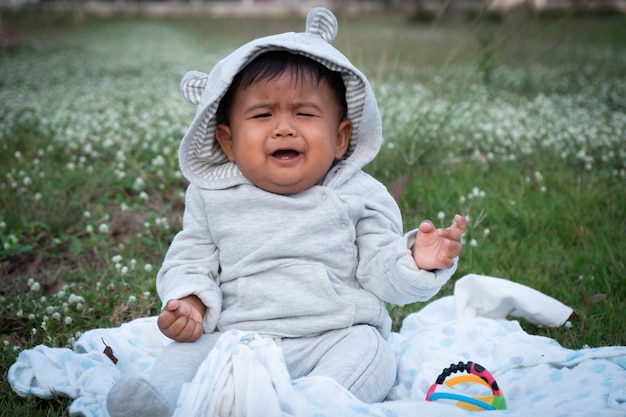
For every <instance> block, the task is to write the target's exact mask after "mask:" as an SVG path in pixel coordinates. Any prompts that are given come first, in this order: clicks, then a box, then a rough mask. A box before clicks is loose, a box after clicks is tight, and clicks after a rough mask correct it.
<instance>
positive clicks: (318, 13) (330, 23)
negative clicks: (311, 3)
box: [306, 7, 339, 43]
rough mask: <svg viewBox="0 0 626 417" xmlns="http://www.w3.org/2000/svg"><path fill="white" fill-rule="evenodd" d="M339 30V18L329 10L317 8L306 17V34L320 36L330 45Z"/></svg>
mask: <svg viewBox="0 0 626 417" xmlns="http://www.w3.org/2000/svg"><path fill="white" fill-rule="evenodd" d="M338 30H339V25H338V24H337V18H336V17H335V15H334V14H333V13H332V12H331V11H330V10H328V9H325V8H323V7H315V8H313V9H311V11H310V12H309V14H308V15H307V17H306V32H308V33H311V34H313V35H318V36H320V37H321V38H322V39H324V40H325V41H326V42H328V43H331V42H332V41H333V40H334V39H335V36H337V31H338Z"/></svg>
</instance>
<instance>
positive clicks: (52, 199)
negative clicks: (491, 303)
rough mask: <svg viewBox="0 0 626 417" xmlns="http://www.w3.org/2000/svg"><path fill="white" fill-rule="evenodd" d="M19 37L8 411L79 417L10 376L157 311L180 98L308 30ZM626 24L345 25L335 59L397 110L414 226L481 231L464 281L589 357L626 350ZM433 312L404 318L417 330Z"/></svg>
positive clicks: (5, 283)
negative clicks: (203, 80)
mask: <svg viewBox="0 0 626 417" xmlns="http://www.w3.org/2000/svg"><path fill="white" fill-rule="evenodd" d="M3 22H4V26H5V29H8V30H7V32H10V34H11V37H10V39H9V42H6V43H5V44H6V45H5V46H4V47H3V48H2V49H0V243H1V246H0V336H1V337H2V339H1V340H2V342H3V343H2V344H0V362H1V364H0V371H1V374H2V380H1V381H0V409H2V410H3V412H6V413H8V414H7V415H15V416H21V417H22V416H58V415H67V411H65V408H66V406H67V404H68V401H67V400H64V399H56V400H51V401H45V400H39V399H36V398H27V399H21V398H19V397H18V396H17V395H15V394H14V393H13V392H12V391H11V389H10V387H9V385H8V383H7V381H6V373H7V370H8V368H9V366H10V365H11V364H12V363H13V362H14V361H15V358H16V357H17V355H18V353H19V351H20V350H22V349H26V348H30V347H32V346H34V345H37V344H45V345H48V346H56V347H62V346H71V345H72V342H73V341H74V340H76V338H78V337H79V336H80V334H81V332H84V331H86V330H89V329H92V328H97V327H109V326H117V325H119V324H121V323H123V322H126V321H129V320H131V319H133V318H136V317H140V316H146V315H154V314H156V313H157V311H158V309H159V306H160V303H159V301H158V299H157V297H156V294H155V284H154V279H155V274H156V271H157V270H158V268H159V265H160V262H161V260H162V258H163V255H164V253H165V251H166V250H167V247H168V245H169V242H170V240H171V239H172V237H173V235H174V234H175V233H176V232H177V230H178V229H179V227H180V223H181V216H182V209H183V204H182V202H183V193H184V190H185V187H186V182H185V180H184V179H183V178H182V177H181V175H180V174H179V171H178V166H177V160H176V152H177V147H178V144H179V142H180V139H181V138H182V135H183V133H184V131H185V129H186V127H187V125H188V123H189V122H190V121H191V119H192V116H193V114H194V111H195V108H194V107H193V106H191V105H189V104H188V103H186V102H185V101H184V99H183V98H182V96H181V95H180V93H179V90H178V86H179V81H180V78H181V77H182V75H183V74H184V73H185V72H186V71H187V70H190V69H198V70H203V71H207V72H208V71H209V70H210V68H211V67H212V65H213V64H215V63H216V62H217V60H218V59H220V58H222V57H223V56H224V55H225V54H227V53H228V52H230V51H231V50H232V49H234V48H236V47H237V46H239V45H240V44H241V43H243V42H245V41H247V40H249V39H251V38H253V37H257V36H260V35H267V34H273V33H276V32H280V31H287V30H295V31H301V30H303V28H304V21H303V19H301V18H297V19H296V18H293V19H282V20H278V19H276V20H267V19H264V20H261V19H256V20H253V19H248V20H231V19H221V20H213V19H209V18H197V19H158V20H148V19H139V18H128V17H127V18H122V17H119V18H114V19H96V18H88V19H87V21H86V22H85V23H84V24H83V25H80V26H75V25H72V23H71V18H70V17H67V16H60V15H54V16H49V15H48V16H41V15H19V16H18V15H15V16H14V15H11V16H8V15H6V14H3ZM625 23H626V17H605V18H582V17H577V18H573V17H562V18H558V19H550V20H541V19H532V18H528V17H525V16H522V15H515V16H509V17H507V18H505V19H504V20H503V21H499V22H495V21H490V20H472V21H470V20H464V19H462V18H460V17H459V18H456V19H445V20H442V21H439V22H431V23H421V24H410V23H409V21H408V20H407V19H406V18H405V17H401V16H394V15H382V16H377V17H362V18H346V17H340V26H339V35H338V38H337V39H336V41H335V45H336V46H337V47H338V48H340V49H341V50H342V51H344V53H345V54H346V55H347V56H348V57H349V58H350V59H351V60H352V61H353V62H354V63H355V64H357V65H358V66H360V67H361V68H362V70H363V71H364V72H365V73H366V74H367V75H368V77H369V78H370V80H371V81H372V84H373V86H374V89H375V91H376V93H377V98H378V102H379V105H380V107H381V112H382V115H383V122H384V128H385V142H384V146H383V149H382V151H381V154H380V156H379V158H378V159H377V160H376V161H374V162H373V163H371V164H370V165H369V166H368V167H367V171H368V172H370V173H372V174H373V175H374V176H376V177H377V178H378V179H380V180H381V181H382V182H383V183H385V184H387V185H388V186H389V188H390V189H391V188H392V187H393V186H394V185H396V187H395V190H396V191H394V192H395V193H396V194H397V195H398V196H399V204H400V207H401V209H402V210H403V213H404V219H405V226H406V228H407V229H409V228H413V227H416V226H417V225H418V224H419V222H420V221H421V220H422V219H424V218H429V219H431V220H433V221H434V222H435V223H436V224H438V225H448V224H449V223H450V222H451V219H452V216H453V215H454V213H456V212H459V213H462V214H464V215H467V216H468V217H469V219H470V228H469V230H468V232H467V236H466V239H465V252H464V254H463V255H462V257H461V260H460V266H459V270H458V272H457V273H456V275H455V278H459V277H461V276H463V275H465V274H467V273H478V274H485V275H492V276H496V277H501V278H507V279H510V280H513V281H516V282H519V283H522V284H525V285H528V286H530V287H533V288H535V289H538V290H540V291H542V292H544V293H546V294H548V295H551V296H553V297H555V298H557V299H559V300H561V301H562V302H564V303H566V304H568V305H570V306H572V307H573V308H574V309H575V311H576V312H577V318H576V320H572V321H571V322H570V323H569V324H568V325H567V326H565V327H563V328H559V329H546V328H536V327H534V326H531V325H529V324H527V323H522V324H523V326H524V327H525V328H526V329H527V331H529V332H531V333H536V334H540V335H544V336H548V337H551V338H554V339H556V340H557V341H558V342H559V343H561V344H562V345H564V346H566V347H570V348H574V349H579V348H583V347H585V346H592V347H593V346H602V345H626V325H625V324H624V320H623V316H624V312H625V311H626V282H625V278H626V267H625V259H626V244H625V241H626V239H625V238H624V236H625V235H626V75H625V74H626V44H624V42H623V39H626V24H625ZM35 28H37V29H35ZM400 179H401V180H400ZM403 181H406V182H404V183H403ZM401 183H403V186H398V185H399V184H401ZM453 281H454V280H453ZM453 281H452V282H450V283H449V284H448V285H447V286H446V287H445V288H444V290H443V291H442V292H441V293H440V294H439V296H443V295H449V294H451V293H452V290H453V285H454V282H453ZM422 306H423V305H422V304H415V305H408V306H404V307H397V306H389V308H390V311H391V312H392V314H393V316H394V319H395V322H396V325H398V324H399V323H400V322H401V320H402V318H403V317H405V316H406V315H407V314H409V313H410V312H413V311H417V310H419V309H420V308H421V307H422ZM103 349H104V346H103Z"/></svg>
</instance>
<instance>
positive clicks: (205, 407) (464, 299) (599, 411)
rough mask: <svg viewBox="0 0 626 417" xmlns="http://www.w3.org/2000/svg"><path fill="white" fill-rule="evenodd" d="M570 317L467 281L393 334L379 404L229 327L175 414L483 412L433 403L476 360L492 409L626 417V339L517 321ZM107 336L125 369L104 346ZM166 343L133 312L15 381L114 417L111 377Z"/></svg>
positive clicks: (475, 278) (559, 307)
mask: <svg viewBox="0 0 626 417" xmlns="http://www.w3.org/2000/svg"><path fill="white" fill-rule="evenodd" d="M571 313H572V310H571V309H570V308H569V307H567V306H565V305H564V304H562V303H560V302H559V301H557V300H554V299H553V298H551V297H549V296H547V295H545V294H542V293H540V292H538V291H535V290H533V289H531V288H528V287H526V286H523V285H520V284H517V283H514V282H511V281H508V280H504V279H500V278H493V277H486V276H480V275H468V276H465V277H463V278H461V279H460V280H458V281H457V283H456V285H455V291H454V295H452V296H448V297H444V298H440V299H437V300H435V301H433V302H431V303H430V304H428V305H427V306H425V307H424V308H423V309H422V310H420V311H419V312H417V313H414V314H412V315H410V316H408V317H407V318H406V319H405V320H404V322H403V325H402V328H401V329H400V331H399V332H394V333H392V334H391V336H390V338H389V343H391V345H392V346H393V348H394V350H395V352H396V355H397V359H398V361H397V362H398V370H397V381H396V385H395V386H394V387H393V389H392V390H391V392H390V393H389V395H388V396H387V398H386V399H385V401H383V402H380V403H375V404H365V403H363V402H360V401H359V400H358V399H356V398H355V397H354V396H352V395H351V394H350V393H349V392H347V391H346V390H345V389H344V388H342V387H341V386H339V385H338V384H337V383H335V382H334V381H332V380H330V379H327V378H321V377H304V378H300V379H296V380H291V379H290V377H289V373H288V371H287V369H286V367H285V365H284V363H283V360H282V354H281V350H280V348H279V347H278V346H277V345H276V344H275V343H274V341H273V340H272V339H268V338H263V337H260V336H259V335H257V334H255V333H250V332H240V331H230V332H227V333H224V335H223V336H222V337H221V338H220V340H219V342H218V344H217V346H216V347H215V349H214V350H213V351H212V352H211V353H210V354H209V355H208V356H207V358H206V359H205V361H204V362H203V363H202V365H201V366H200V367H199V369H198V371H197V374H196V377H195V379H194V380H193V381H192V382H190V383H188V384H186V385H185V386H184V387H183V389H182V392H181V394H180V398H179V400H178V408H177V409H176V411H175V416H176V417H201V416H202V417H208V416H211V417H212V416H218V415H219V416H221V417H227V416H248V417H256V416H263V417H267V416H270V417H271V416H297V417H324V416H336V417H357V416H380V417H391V416H398V417H404V416H429V417H437V416H445V417H455V416H469V415H474V416H475V415H476V412H474V411H469V410H468V409H466V408H463V407H460V406H459V403H458V402H456V401H443V400H437V401H426V400H425V397H426V394H427V392H428V391H429V388H430V387H431V386H432V385H433V382H434V381H435V380H436V379H437V377H438V376H439V375H440V374H441V372H442V370H443V369H445V368H447V367H449V366H450V364H452V363H457V362H467V361H473V362H474V363H478V364H480V365H482V366H483V367H484V368H486V369H487V370H489V372H490V373H491V375H493V377H494V378H495V379H496V380H497V384H498V385H499V388H500V389H501V391H502V393H503V396H504V397H505V400H506V409H504V410H493V411H484V412H485V413H487V415H489V416H494V417H495V416H519V417H529V416H551V417H557V416H568V417H575V416H581V417H583V416H584V417H589V416H602V417H604V416H606V417H609V416H611V417H613V416H615V417H617V416H622V417H623V416H626V346H606V347H598V348H586V349H581V350H571V349H566V348H564V347H562V346H560V345H559V344H558V343H557V342H556V341H555V340H553V339H550V338H546V337H539V336H535V335H531V334H528V333H526V332H525V331H524V330H522V328H521V326H520V324H519V322H518V321H517V320H516V319H517V318H523V319H525V320H527V321H529V322H531V323H534V324H537V325H542V326H560V325H563V324H565V323H566V322H567V320H568V317H569V316H570V314H571ZM103 340H104V341H105V342H106V344H107V345H108V346H110V347H111V348H112V350H113V353H114V355H115V357H116V358H117V359H118V361H117V364H114V363H113V361H112V360H111V359H110V358H109V357H108V356H107V355H105V354H104V353H103V347H104V345H103ZM167 343H169V340H168V339H166V338H165V337H164V336H162V335H161V334H160V333H159V331H158V329H157V327H156V318H155V317H148V318H142V319H136V320H134V321H131V322H129V323H126V324H123V325H122V326H120V327H118V328H109V329H94V330H90V331H88V332H86V333H84V334H83V335H82V336H81V337H80V339H79V340H78V341H77V342H76V343H75V345H74V349H66V348H54V347H47V346H41V345H40V346H37V347H35V348H33V349H28V350H25V351H23V352H21V353H20V355H19V357H18V358H17V360H16V362H15V363H14V364H13V365H12V366H11V368H10V370H9V373H8V379H9V382H10V384H11V386H12V388H13V390H14V391H15V392H17V393H18V394H19V395H21V396H28V395H34V396H37V397H41V398H53V396H54V395H59V396H67V397H71V398H74V401H73V402H72V403H71V405H70V408H69V414H70V416H91V417H106V416H108V413H107V411H106V405H105V398H106V394H107V392H108V390H109V389H110V387H111V386H112V385H113V383H114V382H115V381H116V380H117V379H118V378H120V376H121V375H123V374H126V373H140V374H147V372H148V371H149V369H150V368H151V366H152V364H153V362H154V359H155V357H156V355H157V354H158V353H159V351H160V350H161V349H162V348H163V347H164V346H165V345H166V344H167ZM461 385H465V386H466V387H460V388H459V386H461ZM472 385H474V386H476V385H480V384H458V385H456V386H455V387H454V388H455V389H456V388H458V389H460V390H472V389H475V387H472ZM468 395H471V392H469V394H468Z"/></svg>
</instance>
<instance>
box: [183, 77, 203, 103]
mask: <svg viewBox="0 0 626 417" xmlns="http://www.w3.org/2000/svg"><path fill="white" fill-rule="evenodd" d="M208 79H209V75H208V74H205V73H203V72H200V71H189V72H188V73H187V74H185V76H184V77H183V79H182V81H181V82H180V91H181V92H182V93H183V97H185V99H186V100H187V101H188V102H190V103H191V104H195V105H198V104H200V99H201V98H202V93H203V92H204V87H206V83H207V80H208Z"/></svg>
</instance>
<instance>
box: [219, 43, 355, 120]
mask: <svg viewBox="0 0 626 417" xmlns="http://www.w3.org/2000/svg"><path fill="white" fill-rule="evenodd" d="M286 71H291V73H292V75H293V76H294V77H295V81H296V82H298V80H299V79H300V78H306V77H311V79H313V80H315V81H316V82H317V84H318V85H319V83H321V82H322V81H326V82H327V83H328V85H329V86H330V88H331V90H332V91H333V92H334V93H335V99H336V101H337V104H338V105H339V108H340V109H341V118H342V119H344V118H345V117H346V115H347V112H348V105H347V104H346V86H345V84H344V83H343V78H341V73H339V72H337V71H332V70H330V69H328V68H327V67H325V66H324V65H322V64H321V63H319V62H317V61H315V60H314V59H311V58H308V57H306V56H304V55H298V54H293V53H291V52H288V51H280V50H279V51H270V52H265V53H263V54H261V55H259V56H258V57H256V58H255V59H254V60H252V62H250V63H249V64H248V65H246V66H245V67H244V68H243V69H242V70H241V71H240V72H239V73H238V74H237V75H236V76H235V78H234V79H233V82H232V83H231V85H230V87H229V88H228V90H227V91H226V94H225V95H224V97H223V98H222V100H221V101H220V104H219V106H218V108H217V113H216V118H217V123H225V124H228V122H229V120H228V119H229V113H230V109H231V107H232V104H233V100H234V96H235V92H236V91H237V90H238V89H239V88H247V87H249V86H251V85H252V84H254V83H255V82H257V81H260V80H267V81H269V80H273V79H274V78H277V77H280V76H281V75H283V74H284V73H285V72H286Z"/></svg>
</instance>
